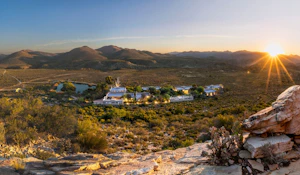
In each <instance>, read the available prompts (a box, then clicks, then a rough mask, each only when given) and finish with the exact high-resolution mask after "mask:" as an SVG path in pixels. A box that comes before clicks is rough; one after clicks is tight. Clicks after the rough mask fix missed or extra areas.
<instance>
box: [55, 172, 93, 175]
mask: <svg viewBox="0 0 300 175" xmlns="http://www.w3.org/2000/svg"><path fill="white" fill-rule="evenodd" d="M58 174H59V175H94V173H93V172H73V171H62V172H59V173H58Z"/></svg>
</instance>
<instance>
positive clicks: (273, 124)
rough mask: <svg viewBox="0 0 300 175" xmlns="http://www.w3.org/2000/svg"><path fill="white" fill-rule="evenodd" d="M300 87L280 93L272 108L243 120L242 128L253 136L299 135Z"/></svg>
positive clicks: (292, 87)
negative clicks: (271, 134) (274, 134)
mask: <svg viewBox="0 0 300 175" xmlns="http://www.w3.org/2000/svg"><path fill="white" fill-rule="evenodd" d="M299 108H300V86H299V85H294V86H291V87H289V88H288V89H286V90H285V91H284V92H283V93H281V94H280V95H279V96H278V97H277V99H276V101H275V102H273V103H272V106H270V107H268V108H265V109H263V110H261V111H259V112H257V113H256V114H254V115H251V116H250V117H249V118H248V119H246V120H244V122H243V128H244V129H245V130H247V131H249V132H251V133H254V134H263V133H285V134H295V135H300V127H298V126H299V125H300V110H298V109H299Z"/></svg>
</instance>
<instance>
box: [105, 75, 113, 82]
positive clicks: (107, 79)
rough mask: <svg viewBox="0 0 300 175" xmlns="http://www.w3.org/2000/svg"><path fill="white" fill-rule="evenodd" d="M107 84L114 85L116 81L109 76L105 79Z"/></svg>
mask: <svg viewBox="0 0 300 175" xmlns="http://www.w3.org/2000/svg"><path fill="white" fill-rule="evenodd" d="M105 82H106V83H107V84H113V83H114V79H113V78H112V77H111V76H107V77H105Z"/></svg>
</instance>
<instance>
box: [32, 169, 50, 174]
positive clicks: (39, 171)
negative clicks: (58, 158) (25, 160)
mask: <svg viewBox="0 0 300 175" xmlns="http://www.w3.org/2000/svg"><path fill="white" fill-rule="evenodd" d="M30 174H32V175H55V172H53V171H49V170H31V171H30Z"/></svg>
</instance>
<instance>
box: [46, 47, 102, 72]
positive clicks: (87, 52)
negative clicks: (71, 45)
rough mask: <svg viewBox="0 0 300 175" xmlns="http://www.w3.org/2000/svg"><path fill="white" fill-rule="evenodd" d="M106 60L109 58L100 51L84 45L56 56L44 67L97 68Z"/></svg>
mask: <svg viewBox="0 0 300 175" xmlns="http://www.w3.org/2000/svg"><path fill="white" fill-rule="evenodd" d="M104 60H107V58H106V57H105V56H102V55H101V53H100V52H99V51H97V50H94V49H92V48H90V47H87V46H83V47H78V48H75V49H73V50H71V51H69V52H66V53H62V54H58V55H56V56H54V57H53V59H52V60H51V61H50V60H48V62H47V63H46V64H44V65H43V67H44V68H62V69H80V68H94V67H95V68H97V67H98V66H99V64H101V62H102V61H104Z"/></svg>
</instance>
